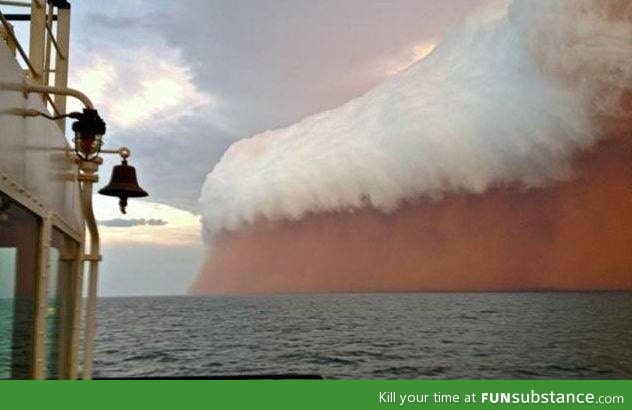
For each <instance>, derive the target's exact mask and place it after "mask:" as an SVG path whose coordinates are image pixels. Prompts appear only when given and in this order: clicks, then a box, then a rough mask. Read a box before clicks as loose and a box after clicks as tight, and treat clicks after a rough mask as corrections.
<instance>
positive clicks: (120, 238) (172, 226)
mask: <svg viewBox="0 0 632 410" xmlns="http://www.w3.org/2000/svg"><path fill="white" fill-rule="evenodd" d="M94 208H95V214H96V217H97V219H98V220H113V219H117V220H121V221H126V220H130V221H132V220H138V219H139V218H142V219H145V220H151V219H154V220H161V221H164V224H162V225H155V224H144V225H136V226H129V227H119V226H104V225H101V226H99V232H100V234H101V241H102V243H103V244H105V245H123V244H153V245H165V246H189V245H196V244H199V243H200V241H201V239H200V229H201V228H200V218H199V217H198V216H197V215H195V214H192V213H190V212H187V211H183V210H181V209H178V208H174V207H171V206H168V205H163V204H158V203H153V202H147V201H143V200H134V199H131V200H130V201H129V205H128V212H129V213H128V214H127V215H121V214H120V213H119V210H118V199H116V198H105V197H102V196H95V197H94ZM132 222H133V221H132Z"/></svg>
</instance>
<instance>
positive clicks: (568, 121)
mask: <svg viewBox="0 0 632 410" xmlns="http://www.w3.org/2000/svg"><path fill="white" fill-rule="evenodd" d="M631 37H632V6H631V5H630V3H629V2H626V1H617V0H610V1H593V0H582V1H559V2H546V1H529V0H524V1H519V0H516V1H513V2H511V3H510V4H509V5H507V6H506V7H505V8H500V9H494V10H488V11H486V12H481V13H480V14H479V15H476V16H472V17H471V18H470V19H468V20H466V21H465V22H464V23H463V24H462V27H460V28H457V29H456V30H455V31H454V32H453V33H451V34H448V35H447V36H446V38H445V39H444V40H443V41H442V42H441V43H440V44H439V45H438V46H437V47H436V49H435V50H434V51H433V52H432V53H431V54H430V55H429V56H427V57H425V58H424V59H423V60H421V61H420V62H418V63H416V64H415V65H414V66H412V67H411V68H410V69H408V70H406V71H405V72H403V73H401V74H399V75H396V76H394V77H393V78H390V79H389V80H387V81H386V82H385V83H384V84H382V85H379V86H378V87H376V88H375V89H373V90H371V91H369V92H368V93H367V94H365V95H364V96H362V97H359V98H357V99H355V100H352V101H350V102H349V103H347V104H345V105H344V106H342V107H340V108H337V109H335V110H331V111H327V112H324V113H321V114H317V115H315V116H312V117H308V118H306V119H305V120H303V121H301V122H299V123H297V124H295V125H293V126H290V127H288V128H284V129H280V130H274V131H269V132H266V133H263V134H260V135H256V136H254V137H252V138H249V139H245V140H242V141H239V142H237V143H235V144H234V145H233V146H232V147H231V148H230V149H229V150H228V151H227V153H226V154H225V155H224V157H223V158H222V160H221V161H220V162H219V163H218V164H217V165H216V167H215V168H214V170H213V171H212V172H211V173H210V174H209V175H208V177H207V180H206V183H205V186H204V189H203V191H202V195H201V204H202V207H203V221H204V226H205V237H206V241H207V244H208V249H209V251H208V253H207V258H206V261H205V263H204V264H203V266H202V268H201V271H200V274H199V275H198V278H197V279H196V281H195V282H194V284H193V285H192V286H191V291H192V292H194V293H242V292H245V293H258V292H365V291H415V290H417V291H426V290H532V289H632V254H631V253H630V252H629V244H630V243H632V91H631V89H632V68H631V67H632V44H631V43H630V41H629V38H631Z"/></svg>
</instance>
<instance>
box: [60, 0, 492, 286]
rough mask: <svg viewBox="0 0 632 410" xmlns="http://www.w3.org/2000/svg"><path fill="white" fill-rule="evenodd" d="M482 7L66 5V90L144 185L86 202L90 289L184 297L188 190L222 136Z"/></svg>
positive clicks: (340, 95) (305, 100) (389, 62)
mask: <svg viewBox="0 0 632 410" xmlns="http://www.w3.org/2000/svg"><path fill="white" fill-rule="evenodd" d="M481 3H482V0H481V1H475V0H456V1H450V2H436V1H430V0H428V1H425V0H398V1H396V2H384V1H378V0H370V1H367V0H343V1H338V0H337V1H333V0H328V1H318V2H314V1H311V0H300V1H290V0H287V1H280V0H276V1H272V0H269V1H243V0H239V1H233V0H231V1H229V0H221V1H202V0H192V1H187V2H173V1H160V0H158V1H151V2H149V1H139V0H135V1H134V0H132V1H130V0H120V1H116V0H115V1H108V2H100V1H91V0H82V1H76V2H73V4H72V7H73V8H72V27H71V53H70V55H71V57H70V84H69V85H70V86H71V87H73V88H78V89H80V90H82V91H84V92H85V93H87V94H88V95H89V96H90V98H91V99H92V100H93V101H94V102H95V105H96V107H97V108H98V110H99V111H100V112H101V113H102V115H103V117H104V119H105V120H106V122H107V124H108V133H107V134H106V138H105V141H106V148H109V149H114V148H117V147H119V146H128V147H130V148H131V149H132V157H131V159H130V164H131V165H134V166H135V167H136V168H137V171H138V175H139V181H140V184H141V186H142V187H143V188H144V189H145V190H147V191H148V192H149V193H150V196H149V198H147V199H145V200H132V201H130V205H129V207H128V214H127V215H126V216H122V215H120V214H118V212H117V205H116V202H117V200H116V199H112V198H104V197H102V196H96V197H95V212H96V215H97V218H98V219H99V220H100V224H101V227H100V230H101V234H102V248H103V249H102V253H103V262H102V267H101V271H100V283H99V286H100V288H99V289H100V290H99V292H100V295H102V296H115V295H171V294H184V293H186V291H187V288H188V286H189V285H190V283H191V282H192V280H193V278H194V277H195V276H196V274H197V273H198V271H199V268H200V265H201V263H202V258H203V254H204V251H203V242H202V239H201V233H200V232H201V226H200V221H199V211H200V209H199V207H198V198H199V195H200V190H201V187H202V184H203V182H204V178H205V177H206V175H207V174H208V173H209V172H210V171H211V170H212V169H213V167H214V165H215V164H216V163H217V162H218V161H219V159H220V158H221V156H222V154H223V153H224V152H225V151H226V149H227V148H228V146H229V145H230V144H231V143H233V142H235V141H237V140H239V139H242V138H245V137H249V136H251V135H254V134H258V133H261V132H263V131H266V130H270V129H275V128H279V127H282V126H287V125H289V124H292V123H294V122H296V121H298V120H300V119H302V118H304V117H306V116H308V115H310V114H314V113H318V112H321V111H323V110H326V109H331V108H334V107H337V106H339V105H341V104H342V103H344V102H346V101H348V100H350V99H352V98H354V97H357V96H360V95H362V94H363V93H364V92H366V91H367V90H369V89H371V88H372V87H373V86H375V85H376V84H378V83H380V82H382V81H384V80H385V79H386V78H388V77H390V76H393V75H394V74H396V73H398V72H401V71H402V70H404V69H405V68H407V67H409V66H410V65H411V64H412V63H414V62H415V61H417V60H419V59H421V58H422V57H423V56H424V55H426V54H427V53H428V52H430V51H431V50H432V49H433V47H434V45H435V44H436V43H437V41H438V40H439V39H441V38H442V36H443V35H444V34H445V33H446V32H447V31H448V30H449V29H450V28H451V27H452V26H454V25H455V24H457V23H458V22H459V21H460V20H461V19H462V18H463V17H464V16H465V15H466V14H467V13H468V12H470V11H472V10H473V9H476V8H478V7H480V4H481ZM70 108H71V109H73V108H74V109H78V108H80V107H78V106H72V105H71V106H70ZM116 162H117V159H116V158H115V157H114V156H109V157H106V161H105V163H104V166H103V167H102V168H101V182H100V184H101V185H103V184H105V183H107V180H108V178H109V174H110V168H111V166H113V165H115V164H116ZM101 185H99V187H100V186H101Z"/></svg>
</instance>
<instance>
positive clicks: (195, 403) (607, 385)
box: [0, 380, 632, 410]
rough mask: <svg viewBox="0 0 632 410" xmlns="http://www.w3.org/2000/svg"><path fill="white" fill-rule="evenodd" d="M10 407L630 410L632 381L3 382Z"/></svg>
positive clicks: (0, 385) (0, 389)
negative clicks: (528, 409) (530, 409)
mask: <svg viewBox="0 0 632 410" xmlns="http://www.w3.org/2000/svg"><path fill="white" fill-rule="evenodd" d="M0 397H1V398H2V399H1V400H2V401H1V403H2V408H6V409H37V408H39V409H47V410H48V409H51V408H60V409H94V408H98V409H112V410H115V409H116V410H118V409H152V410H157V409H178V410H179V409H189V408H191V409H198V408H199V409H329V410H330V409H363V410H365V409H382V410H391V409H402V408H405V409H470V408H471V409H512V408H516V409H519V408H542V409H549V408H551V409H552V408H556V409H559V408H568V409H578V408H581V409H596V408H608V409H629V408H632V381H549V380H538V381H424V380H405V381H404V380H402V381H355V380H348V381H341V380H337V381H335V380H323V381H318V380H313V381H312V380H309V381H302V380H282V381H274V380H257V381H202V380H200V381H129V380H127V381H75V382H68V381H2V382H0Z"/></svg>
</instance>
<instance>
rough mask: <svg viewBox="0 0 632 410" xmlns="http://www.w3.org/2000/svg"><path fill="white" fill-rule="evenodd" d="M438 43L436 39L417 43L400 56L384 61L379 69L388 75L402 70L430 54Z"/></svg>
mask: <svg viewBox="0 0 632 410" xmlns="http://www.w3.org/2000/svg"><path fill="white" fill-rule="evenodd" d="M436 45H437V42H436V41H426V42H424V43H421V44H417V45H415V46H413V47H412V48H409V49H407V50H406V52H405V53H403V55H402V54H400V56H398V58H395V59H391V60H388V61H386V62H383V63H382V64H381V65H380V67H379V71H380V72H382V73H384V74H386V75H387V76H391V75H395V74H397V73H399V72H402V71H404V70H405V69H407V68H408V67H410V66H412V65H413V64H415V63H416V62H417V61H419V60H421V59H422V58H424V57H425V56H427V55H428V54H430V53H431V52H432V50H434V48H435V46H436Z"/></svg>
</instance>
